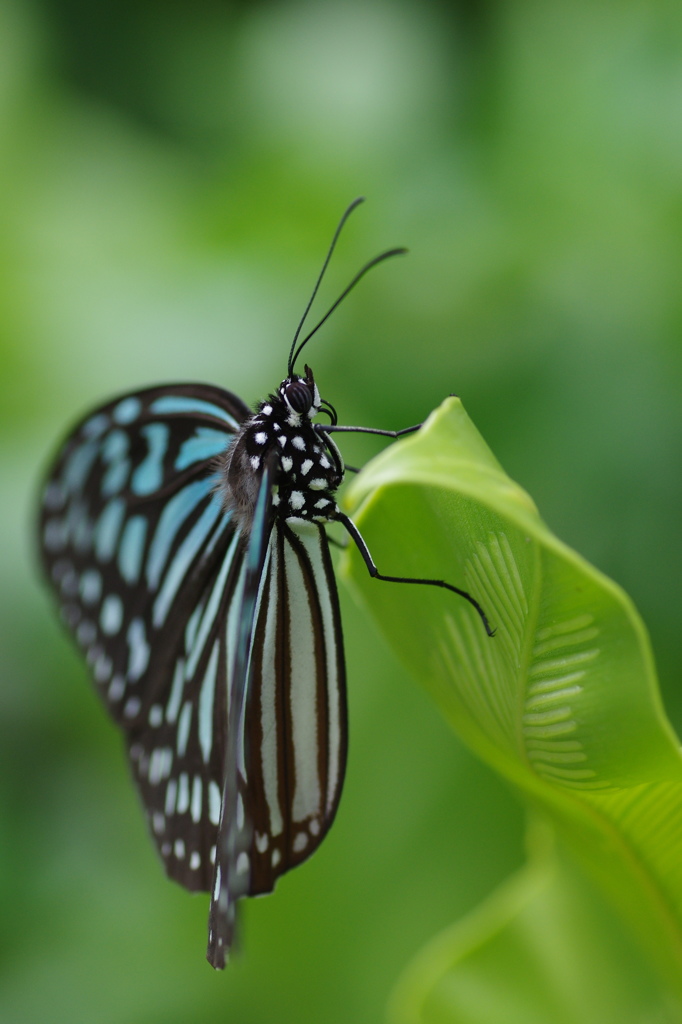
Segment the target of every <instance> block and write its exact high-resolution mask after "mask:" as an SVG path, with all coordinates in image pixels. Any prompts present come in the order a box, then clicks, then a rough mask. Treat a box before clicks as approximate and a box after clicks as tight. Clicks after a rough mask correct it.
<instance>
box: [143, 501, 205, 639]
mask: <svg viewBox="0 0 682 1024" xmlns="http://www.w3.org/2000/svg"><path fill="white" fill-rule="evenodd" d="M221 510H222V508H221V503H220V499H219V498H217V497H215V498H214V499H213V500H212V501H211V504H210V505H208V506H207V507H206V509H205V510H204V512H203V514H202V515H201V517H200V518H199V519H198V520H197V521H196V523H195V524H194V526H193V528H192V529H191V530H190V532H189V533H188V534H187V536H186V537H185V539H184V541H183V542H182V544H181V545H180V547H179V548H178V550H177V552H176V553H175V557H174V558H173V560H172V562H171V564H170V568H169V570H168V572H167V573H166V578H165V579H164V581H163V584H162V586H161V589H160V590H159V592H158V594H157V596H156V600H155V601H154V609H153V613H152V621H153V623H154V626H156V627H157V628H158V627H159V626H161V625H163V623H164V621H165V619H166V615H167V614H168V610H169V608H170V606H171V604H172V602H173V598H174V597H175V595H176V593H177V590H178V587H179V586H180V584H181V582H182V580H183V579H184V578H185V575H186V573H187V570H188V568H189V566H190V564H191V563H192V560H193V559H194V557H195V556H196V554H197V552H198V550H199V548H200V547H201V545H202V544H203V542H204V541H205V540H206V537H207V535H208V533H209V531H210V529H211V527H212V526H213V524H214V523H215V521H216V519H217V518H218V516H219V515H220V512H221Z"/></svg>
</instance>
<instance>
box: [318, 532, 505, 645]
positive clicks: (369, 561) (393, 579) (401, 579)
mask: <svg viewBox="0 0 682 1024" xmlns="http://www.w3.org/2000/svg"><path fill="white" fill-rule="evenodd" d="M335 518H336V519H337V520H338V522H340V523H342V524H343V525H344V526H345V528H346V530H347V531H348V533H349V534H350V536H351V537H352V539H353V540H354V541H355V544H356V546H357V549H358V551H359V552H360V554H361V555H362V559H363V561H364V563H365V565H366V566H367V571H368V572H369V574H370V576H371V577H372V578H373V579H377V580H384V581H385V582H387V583H421V584H423V585H424V586H429V587H443V588H444V589H445V590H450V591H452V593H453V594H458V595H459V596H460V597H463V598H464V600H465V601H468V602H469V604H470V605H472V606H473V607H474V608H475V609H476V611H477V612H478V614H479V616H480V618H481V621H482V623H483V625H484V626H485V631H486V633H487V634H488V636H495V630H494V629H491V627H490V623H489V621H488V617H487V615H486V614H485V612H484V611H483V609H482V608H481V606H480V604H479V603H478V601H477V600H476V598H475V597H472V596H471V594H470V593H468V591H466V590H461V589H460V588H459V587H455V586H453V585H452V584H451V583H446V582H445V580H424V579H415V578H414V577H410V576H384V574H383V573H380V572H379V570H378V569H377V567H376V564H375V562H374V559H373V558H372V556H371V554H370V551H369V548H368V547H367V544H366V543H365V540H364V538H363V536H362V534H361V533H360V531H359V530H358V528H357V526H356V525H355V523H354V522H353V520H352V519H350V518H349V517H348V516H347V515H344V513H343V512H338V513H337V515H336V516H335Z"/></svg>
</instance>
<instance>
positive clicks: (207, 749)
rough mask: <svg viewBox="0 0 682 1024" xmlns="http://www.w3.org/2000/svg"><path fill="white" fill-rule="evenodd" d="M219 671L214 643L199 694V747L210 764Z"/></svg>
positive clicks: (216, 644) (216, 645)
mask: <svg viewBox="0 0 682 1024" xmlns="http://www.w3.org/2000/svg"><path fill="white" fill-rule="evenodd" d="M217 671H218V643H217V641H216V643H214V645H213V650H212V652H211V659H210V661H209V663H208V668H207V669H206V675H205V676H204V681H203V683H202V684H201V692H200V694H199V746H200V747H201V754H202V757H203V759H204V763H205V764H208V760H209V758H210V756H211V748H212V747H213V697H214V694H215V680H216V673H217Z"/></svg>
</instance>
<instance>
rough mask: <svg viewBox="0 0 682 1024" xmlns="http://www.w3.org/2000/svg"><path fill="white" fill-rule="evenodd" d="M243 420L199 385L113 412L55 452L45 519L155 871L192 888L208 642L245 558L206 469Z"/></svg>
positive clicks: (210, 714) (207, 733) (219, 693)
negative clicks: (144, 820)
mask: <svg viewBox="0 0 682 1024" xmlns="http://www.w3.org/2000/svg"><path fill="white" fill-rule="evenodd" d="M249 414H250V413H249V409H248V408H247V406H246V405H245V404H244V403H243V402H241V401H240V399H238V398H237V397H236V396H235V395H232V394H230V393H229V392H227V391H223V390H222V389H220V388H214V387H211V386H207V385H176V386H166V387H158V388H150V389H147V390H145V391H141V392H138V393H136V394H132V395H127V396H125V397H123V398H121V399H118V400H117V401H114V402H111V403H109V404H108V405H106V406H103V407H102V408H100V409H98V410H97V411H96V412H94V413H93V414H91V415H90V416H88V417H87V418H86V419H85V420H84V421H83V422H82V423H81V424H80V425H79V426H78V427H76V429H75V430H74V431H73V432H72V433H71V435H70V436H69V437H68V438H67V440H66V442H65V444H64V445H63V447H62V449H61V450H60V452H59V454H58V456H57V458H56V460H55V462H54V465H53V466H52V468H51V470H50V473H49V476H48V479H47V482H46V484H45V488H44V491H43V499H42V506H41V517H40V539H41V554H42V561H43V567H44V570H45V574H46V576H47V578H48V580H49V582H50V584H51V586H52V587H53V589H54V592H55V595H56V597H57V601H58V604H59V607H60V611H61V615H62V618H63V620H64V622H65V624H66V625H67V627H68V628H69V630H70V631H71V633H72V634H73V636H74V638H75V640H76V642H77V644H78V645H79V647H80V648H81V650H82V651H83V653H84V654H85V657H86V659H87V662H88V664H89V666H90V670H91V674H92V677H93V679H94V682H95V686H96V688H97V690H98V692H99V693H100V696H101V697H102V699H103V701H104V703H105V704H106V706H107V708H108V710H109V712H110V713H111V715H112V716H113V718H114V719H115V721H116V722H117V723H118V725H119V726H120V727H121V728H122V729H123V731H124V733H125V736H126V739H127V744H128V749H129V754H130V759H131V764H132V768H133V774H134V777H135V780H136V782H137V784H138V787H139V789H140V792H141V795H142V798H143V801H144V805H145V808H146V810H147V815H148V818H149V823H150V826H151V830H152V834H153V836H154V839H155V841H156V844H157V846H158V849H159V852H160V854H161V856H162V858H163V861H164V864H165V867H166V870H167V872H168V874H169V875H170V876H171V877H172V878H175V879H176V880H177V881H179V882H180V883H181V884H183V885H185V886H186V887H187V888H188V889H208V888H209V887H210V885H211V879H212V875H213V864H212V863H211V852H212V851H214V847H215V842H216V834H217V825H218V816H219V812H220V804H221V798H222V788H223V786H222V781H223V770H224V761H223V759H224V748H225V731H226V721H227V707H226V702H227V698H226V694H225V688H224V685H221V680H224V679H225V677H226V672H227V669H226V664H225V657H226V655H225V651H224V645H223V646H222V647H221V646H220V645H219V644H217V643H216V637H217V635H218V633H219V632H220V630H221V625H220V623H221V622H222V620H223V619H224V618H225V617H226V615H227V611H228V609H229V607H230V604H231V600H232V598H233V597H234V595H235V592H236V589H237V587H238V584H239V580H240V578H241V573H242V562H243V551H244V544H243V542H242V540H241V538H240V535H239V531H238V530H237V529H235V527H234V524H233V523H232V522H231V516H230V514H229V512H227V511H226V510H225V509H224V508H223V507H222V503H221V499H220V497H219V495H218V493H217V491H216V487H217V484H218V477H217V470H216V460H217V458H219V456H220V455H221V453H223V452H224V451H225V450H226V449H227V447H228V446H229V445H230V444H231V442H232V440H233V438H234V435H235V432H236V431H237V429H238V428H239V426H240V424H241V423H242V421H243V420H244V419H245V418H246V417H247V416H248V415H249ZM233 617H234V613H233ZM214 855H215V854H214Z"/></svg>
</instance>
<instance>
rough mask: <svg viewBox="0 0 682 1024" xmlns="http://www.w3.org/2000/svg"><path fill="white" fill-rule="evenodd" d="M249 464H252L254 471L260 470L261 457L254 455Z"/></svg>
mask: <svg viewBox="0 0 682 1024" xmlns="http://www.w3.org/2000/svg"><path fill="white" fill-rule="evenodd" d="M249 462H250V463H251V468H252V469H258V467H259V466H260V455H252V456H251V458H250V459H249Z"/></svg>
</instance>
